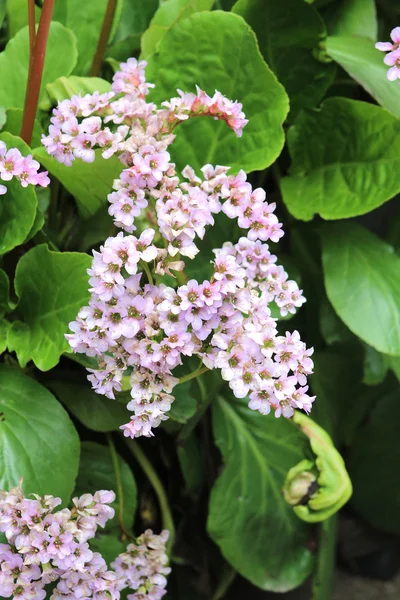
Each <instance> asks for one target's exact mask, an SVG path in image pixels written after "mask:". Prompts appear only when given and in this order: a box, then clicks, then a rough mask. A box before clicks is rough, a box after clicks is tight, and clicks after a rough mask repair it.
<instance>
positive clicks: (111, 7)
mask: <svg viewBox="0 0 400 600" xmlns="http://www.w3.org/2000/svg"><path fill="white" fill-rule="evenodd" d="M117 3H118V0H108V3H107V8H106V12H105V15H104V20H103V25H102V26H101V32H100V36H99V41H98V42H97V48H96V52H95V55H94V57H93V62H92V66H91V67H90V71H89V75H91V76H92V77H97V76H98V75H99V73H100V70H101V67H102V64H103V61H104V56H105V54H106V50H107V44H108V38H109V37H110V33H111V28H112V25H113V21H114V17H115V11H116V9H117Z"/></svg>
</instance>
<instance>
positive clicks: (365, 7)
mask: <svg viewBox="0 0 400 600" xmlns="http://www.w3.org/2000/svg"><path fill="white" fill-rule="evenodd" d="M322 16H323V19H324V21H325V23H326V26H327V29H328V32H329V35H334V36H349V35H357V36H360V37H367V38H370V39H371V40H372V41H373V42H375V41H376V38H377V35H378V20H377V15H376V6H375V0H335V2H332V4H330V5H329V6H328V7H326V8H325V9H324V10H323V11H322Z"/></svg>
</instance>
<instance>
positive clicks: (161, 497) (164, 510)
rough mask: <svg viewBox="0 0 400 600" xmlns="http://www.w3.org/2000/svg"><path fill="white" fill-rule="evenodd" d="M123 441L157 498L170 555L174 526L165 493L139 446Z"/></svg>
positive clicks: (133, 441) (135, 443)
mask: <svg viewBox="0 0 400 600" xmlns="http://www.w3.org/2000/svg"><path fill="white" fill-rule="evenodd" d="M124 441H125V443H126V445H127V446H128V448H129V450H130V451H131V453H132V454H133V456H134V457H135V459H136V460H137V462H138V463H139V465H140V466H141V468H142V469H143V471H144V472H145V473H146V475H147V478H148V480H149V481H150V483H151V485H152V487H153V490H154V492H155V494H156V496H157V499H158V503H159V505H160V510H161V517H162V524H163V528H164V529H168V531H169V538H168V543H167V550H168V553H169V554H170V553H171V549H172V546H173V544H174V538H175V525H174V521H173V518H172V513H171V509H170V507H169V504H168V498H167V494H166V492H165V489H164V486H163V484H162V483H161V480H160V478H159V477H158V475H157V473H156V471H155V469H154V467H153V465H152V464H151V462H150V461H149V459H148V458H147V456H146V455H145V453H144V452H143V450H142V449H141V447H140V445H139V444H138V443H137V442H136V441H135V440H131V439H129V438H126V437H124Z"/></svg>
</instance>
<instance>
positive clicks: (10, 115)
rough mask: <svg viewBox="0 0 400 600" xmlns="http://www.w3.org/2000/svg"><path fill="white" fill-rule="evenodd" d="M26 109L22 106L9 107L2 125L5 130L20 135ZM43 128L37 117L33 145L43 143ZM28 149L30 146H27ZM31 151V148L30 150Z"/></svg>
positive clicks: (34, 123)
mask: <svg viewBox="0 0 400 600" xmlns="http://www.w3.org/2000/svg"><path fill="white" fill-rule="evenodd" d="M23 114H24V111H23V109H22V108H9V109H8V110H7V111H6V113H5V123H4V124H3V126H2V130H3V131H8V133H11V134H12V135H16V136H19V134H20V131H21V126H22V117H23ZM42 133H43V129H42V127H41V125H40V123H39V121H38V120H37V119H35V120H34V122H33V132H32V142H31V147H32V148H35V146H39V144H40V143H41V138H42ZM26 149H27V150H28V146H26ZM29 152H31V150H29Z"/></svg>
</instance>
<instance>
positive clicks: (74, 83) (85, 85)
mask: <svg viewBox="0 0 400 600" xmlns="http://www.w3.org/2000/svg"><path fill="white" fill-rule="evenodd" d="M46 90H47V93H48V94H49V96H50V99H51V100H52V101H53V102H54V103H55V104H56V103H57V102H59V101H60V100H65V99H66V98H71V96H74V95H82V96H83V95H84V94H93V92H100V93H101V94H103V93H104V92H109V91H110V90H111V83H110V82H109V81H106V80H105V79H101V77H76V76H75V75H71V76H70V77H59V78H58V79H56V80H55V81H53V82H52V83H48V84H47V85H46Z"/></svg>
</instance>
